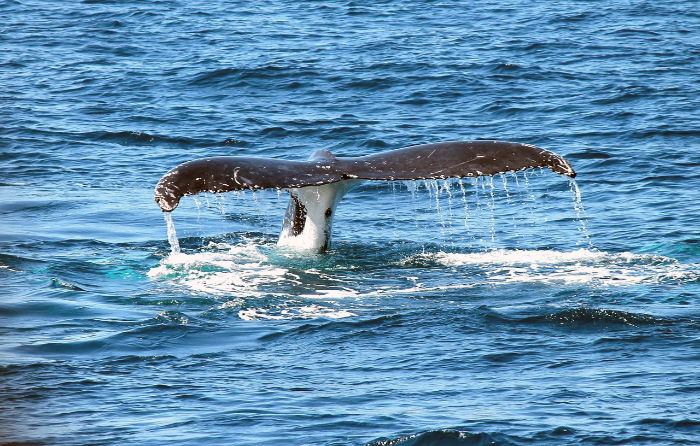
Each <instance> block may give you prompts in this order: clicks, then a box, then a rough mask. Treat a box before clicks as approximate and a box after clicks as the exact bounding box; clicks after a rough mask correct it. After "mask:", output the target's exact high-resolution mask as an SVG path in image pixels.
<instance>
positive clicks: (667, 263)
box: [402, 249, 700, 287]
mask: <svg viewBox="0 0 700 446" xmlns="http://www.w3.org/2000/svg"><path fill="white" fill-rule="evenodd" d="M402 263H403V264H404V265H412V264H417V265H423V264H427V265H430V264H433V265H438V266H444V267H450V268H453V269H455V270H456V271H457V272H464V273H465V274H468V275H469V276H470V281H469V282H468V284H469V285H470V286H472V285H474V284H478V283H490V284H494V285H502V284H508V283H542V284H564V285H595V286H606V287H619V286H630V285H637V284H642V283H645V284H661V283H684V282H692V281H696V280H698V279H700V268H699V267H698V265H689V264H683V263H680V262H678V261H677V260H676V259H672V258H670V257H665V256H659V255H650V254H634V253H631V252H623V253H609V252H603V251H597V250H589V249H578V250H575V251H552V250H506V249H499V250H493V251H489V252H479V253H446V252H436V253H428V254H419V255H416V256H410V257H407V258H405V259H403V260H402ZM465 284H466V283H465Z"/></svg>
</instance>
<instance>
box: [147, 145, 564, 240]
mask: <svg viewBox="0 0 700 446" xmlns="http://www.w3.org/2000/svg"><path fill="white" fill-rule="evenodd" d="M534 167H547V168H549V169H551V170H552V171H553V172H555V173H558V174H562V175H567V176H569V177H572V178H573V177H575V176H576V173H575V172H574V169H573V168H572V167H571V165H570V164H569V163H568V162H567V161H566V160H565V159H564V158H562V157H561V156H559V155H557V154H555V153H553V152H550V151H547V150H544V149H541V148H539V147H535V146H532V145H529V144H520V143H513V142H503V141H486V140H479V141H448V142H440V143H434V144H422V145H416V146H409V147H405V148H402V149H397V150H391V151H387V152H382V153H378V154H375V155H368V156H361V157H355V158H336V157H335V156H334V155H333V154H331V153H330V152H328V151H327V150H318V151H316V152H315V153H314V154H313V155H312V156H311V158H310V159H309V160H308V161H288V160H280V159H269V158H252V157H233V156H231V157H216V158H203V159H198V160H193V161H188V162H186V163H183V164H180V165H179V166H177V167H175V168H174V169H172V170H171V171H169V172H168V173H166V174H165V175H164V176H163V177H162V178H161V179H160V181H159V182H158V184H157V185H156V188H155V200H156V202H157V203H158V205H159V206H160V208H161V210H163V212H171V211H173V210H174V209H175V208H176V207H177V206H178V203H179V201H180V198H182V197H183V196H185V195H194V194H197V193H199V192H213V193H219V192H228V191H234V190H243V189H252V190H257V189H269V188H276V189H287V190H288V191H289V193H290V195H291V199H290V203H289V207H288V209H287V213H286V215H285V219H284V224H283V228H282V232H281V234H280V240H279V244H280V245H284V246H290V247H293V248H295V249H303V250H315V251H324V250H325V249H326V248H327V247H328V244H329V242H330V234H331V224H332V216H333V214H334V213H335V207H336V205H337V204H338V202H339V201H340V199H341V198H342V197H343V195H345V193H346V192H347V191H348V190H349V189H350V188H351V187H352V186H354V185H355V184H356V183H357V182H358V181H359V180H386V181H393V180H420V179H445V178H462V177H476V176H484V175H494V174H497V173H504V172H508V171H518V170H524V169H529V168H534Z"/></svg>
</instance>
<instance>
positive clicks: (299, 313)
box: [238, 305, 357, 321]
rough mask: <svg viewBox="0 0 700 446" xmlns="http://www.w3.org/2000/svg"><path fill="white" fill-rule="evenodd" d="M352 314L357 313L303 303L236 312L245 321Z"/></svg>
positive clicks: (333, 317) (330, 316)
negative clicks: (280, 308) (276, 308)
mask: <svg viewBox="0 0 700 446" xmlns="http://www.w3.org/2000/svg"><path fill="white" fill-rule="evenodd" d="M352 316H357V314H355V313H352V312H350V311H348V310H338V309H333V308H328V307H323V306H320V305H305V306H302V307H298V308H284V309H282V310H274V309H269V308H247V309H245V310H241V311H239V312H238V317H240V318H241V319H243V320H247V321H252V320H262V319H276V320H280V319H317V318H326V319H342V318H346V317H352Z"/></svg>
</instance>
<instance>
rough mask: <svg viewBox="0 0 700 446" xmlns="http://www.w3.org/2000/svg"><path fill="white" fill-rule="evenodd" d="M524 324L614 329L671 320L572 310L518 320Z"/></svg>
mask: <svg viewBox="0 0 700 446" xmlns="http://www.w3.org/2000/svg"><path fill="white" fill-rule="evenodd" d="M518 322H524V323H535V324H541V323H554V324H558V325H564V326H568V327H586V326H589V327H596V326H597V327H600V328H605V327H615V326H630V327H640V326H653V325H671V324H672V323H673V321H672V320H669V319H664V318H659V317H655V316H651V315H647V314H640V313H631V312H628V311H622V310H606V309H600V308H572V309H567V310H563V311H559V312H556V313H551V314H545V315H538V316H529V317H526V318H522V319H518Z"/></svg>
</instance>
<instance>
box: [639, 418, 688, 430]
mask: <svg viewBox="0 0 700 446" xmlns="http://www.w3.org/2000/svg"><path fill="white" fill-rule="evenodd" d="M636 424H639V425H651V426H661V427H664V428H672V429H690V430H695V431H697V432H698V433H700V420H692V419H689V418H685V419H682V420H672V419H665V418H644V419H642V420H639V421H637V422H636Z"/></svg>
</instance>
